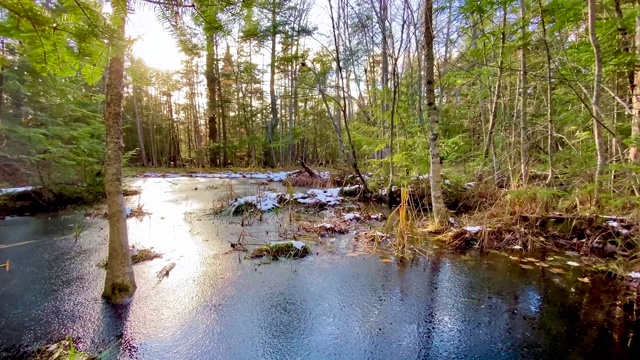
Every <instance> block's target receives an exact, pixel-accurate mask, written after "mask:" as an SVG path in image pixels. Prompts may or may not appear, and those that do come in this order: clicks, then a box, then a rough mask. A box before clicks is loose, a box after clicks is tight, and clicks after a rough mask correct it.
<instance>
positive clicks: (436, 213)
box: [424, 0, 448, 226]
mask: <svg viewBox="0 0 640 360" xmlns="http://www.w3.org/2000/svg"><path fill="white" fill-rule="evenodd" d="M424 19H425V20H424V54H425V55H424V66H425V69H424V71H425V94H426V101H427V114H428V117H429V122H428V128H429V152H430V154H431V156H430V160H431V161H430V163H431V172H430V175H431V176H430V183H431V206H432V208H433V209H432V210H433V218H434V220H435V223H436V225H438V226H441V225H444V224H445V223H446V222H447V220H448V219H447V215H448V211H447V207H446V206H445V204H444V196H443V194H442V163H441V157H440V144H439V137H440V131H439V130H440V114H439V112H438V107H437V106H436V94H435V59H434V54H433V38H434V33H435V32H434V29H433V0H426V2H425V7H424Z"/></svg>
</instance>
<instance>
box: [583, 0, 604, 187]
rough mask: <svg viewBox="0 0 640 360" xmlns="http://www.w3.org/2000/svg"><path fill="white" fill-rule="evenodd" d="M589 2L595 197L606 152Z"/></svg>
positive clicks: (598, 57)
mask: <svg viewBox="0 0 640 360" xmlns="http://www.w3.org/2000/svg"><path fill="white" fill-rule="evenodd" d="M588 2H589V14H588V17H589V22H588V23H589V39H590V40H591V45H592V46H593V54H594V57H595V63H594V66H595V69H594V76H593V100H592V106H593V136H594V137H595V143H596V155H597V157H598V162H597V164H596V172H595V177H594V181H595V185H596V196H595V198H596V199H597V194H598V188H599V187H600V175H602V168H603V167H604V166H605V164H606V162H607V158H606V152H605V148H604V141H603V138H602V125H601V123H602V121H601V117H600V95H601V84H602V54H601V53H600V44H599V43H598V37H597V35H596V29H595V26H596V3H595V0H588Z"/></svg>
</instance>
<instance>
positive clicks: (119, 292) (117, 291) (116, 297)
mask: <svg viewBox="0 0 640 360" xmlns="http://www.w3.org/2000/svg"><path fill="white" fill-rule="evenodd" d="M134 291H135V287H133V288H132V286H131V285H130V284H127V283H122V282H114V283H111V286H110V287H109V288H108V289H105V291H104V292H103V293H102V297H103V298H105V299H106V300H107V301H109V302H111V303H114V304H121V303H125V302H127V301H128V299H129V298H131V296H133V292H134Z"/></svg>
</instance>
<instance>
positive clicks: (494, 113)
mask: <svg viewBox="0 0 640 360" xmlns="http://www.w3.org/2000/svg"><path fill="white" fill-rule="evenodd" d="M506 25H507V9H506V7H503V8H502V29H501V33H500V50H499V53H498V78H497V79H496V89H495V92H494V94H493V101H492V102H491V113H490V114H489V129H488V130H487V142H486V143H485V145H484V151H483V154H484V155H483V156H484V158H485V159H486V158H487V157H488V156H489V151H491V152H492V156H493V154H494V151H495V149H494V148H493V147H494V142H493V132H494V131H495V127H496V122H497V121H498V103H499V101H500V89H501V87H502V73H503V72H504V46H505V43H506V37H507V36H506V33H505V32H506V29H505V27H506ZM494 160H495V158H494ZM493 164H494V167H493V172H494V175H496V176H497V175H498V169H497V168H496V162H495V161H493ZM496 180H497V179H496Z"/></svg>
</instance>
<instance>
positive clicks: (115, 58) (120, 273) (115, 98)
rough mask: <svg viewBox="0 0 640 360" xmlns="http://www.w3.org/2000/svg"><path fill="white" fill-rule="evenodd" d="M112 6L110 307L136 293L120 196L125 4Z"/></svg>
mask: <svg viewBox="0 0 640 360" xmlns="http://www.w3.org/2000/svg"><path fill="white" fill-rule="evenodd" d="M113 5H114V7H115V6H118V7H121V8H123V10H121V11H119V12H118V13H119V14H121V15H120V16H117V17H115V18H114V22H115V25H116V28H117V29H118V34H117V35H116V36H115V37H116V38H115V39H112V41H111V44H110V45H111V59H110V60H109V68H108V74H109V75H108V79H107V86H106V88H107V89H106V100H105V110H104V121H105V125H106V128H107V156H106V166H105V184H106V192H107V210H108V213H109V258H108V260H107V274H106V278H105V283H104V291H103V292H102V296H103V297H104V298H106V299H107V300H109V301H111V302H114V303H122V302H126V301H127V300H128V299H130V298H131V297H132V296H133V293H134V292H135V291H136V281H135V278H134V275H133V267H132V266H131V255H130V253H129V238H128V234H127V215H126V211H125V203H124V197H123V195H122V153H123V150H124V143H123V141H122V98H123V94H122V91H123V86H124V35H125V21H126V14H127V11H126V10H124V9H126V8H127V1H126V0H117V2H115V3H114V4H113Z"/></svg>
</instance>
